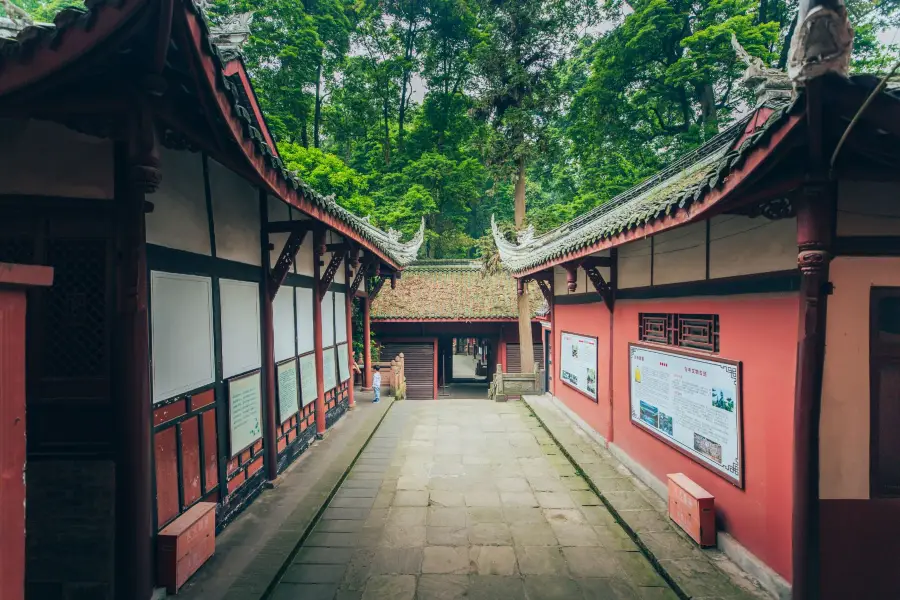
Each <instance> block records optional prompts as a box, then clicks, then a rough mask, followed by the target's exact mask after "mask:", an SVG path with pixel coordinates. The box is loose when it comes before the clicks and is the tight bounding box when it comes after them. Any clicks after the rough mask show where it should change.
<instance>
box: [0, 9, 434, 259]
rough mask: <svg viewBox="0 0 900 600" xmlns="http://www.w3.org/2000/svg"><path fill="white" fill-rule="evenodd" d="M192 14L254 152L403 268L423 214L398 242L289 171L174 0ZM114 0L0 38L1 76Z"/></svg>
mask: <svg viewBox="0 0 900 600" xmlns="http://www.w3.org/2000/svg"><path fill="white" fill-rule="evenodd" d="M176 2H180V3H182V4H183V5H184V7H185V8H186V9H187V10H189V11H190V12H192V13H193V14H194V15H197V16H199V17H200V22H201V23H202V26H201V33H202V36H201V40H200V44H201V50H202V51H204V52H206V53H207V54H208V55H209V56H210V57H211V58H212V59H213V61H214V63H215V65H216V73H215V75H216V81H217V86H218V88H219V91H221V92H222V93H224V94H225V96H226V97H227V98H228V101H229V102H230V104H231V107H232V112H233V114H234V115H235V116H236V117H237V118H238V120H239V121H240V123H241V126H242V127H241V129H242V131H243V134H244V136H245V138H246V139H247V140H250V141H252V142H253V145H254V146H255V148H256V152H257V153H258V154H259V155H260V156H262V157H263V158H264V160H265V163H266V165H267V166H268V167H269V168H271V169H274V170H275V171H276V172H277V173H278V175H279V176H280V177H281V178H282V179H283V180H284V181H285V182H286V183H287V185H288V186H289V187H290V188H292V189H293V190H295V191H297V192H298V193H299V194H301V195H302V196H303V197H305V198H306V199H307V200H308V201H309V202H310V203H312V204H313V205H315V206H317V207H318V208H319V209H321V210H323V211H324V212H325V213H327V214H329V215H331V216H332V217H334V218H335V219H337V220H338V221H341V222H343V223H344V224H345V225H346V226H347V227H349V229H351V230H352V231H353V232H355V233H356V234H357V235H358V236H359V237H360V238H361V239H362V240H363V241H365V242H369V243H371V244H372V245H373V246H375V247H376V248H377V249H378V250H380V251H381V252H382V253H383V254H384V255H385V256H387V257H388V258H389V259H390V260H392V261H393V262H394V263H395V264H396V265H397V266H400V267H403V266H406V265H407V264H409V263H411V262H412V261H414V260H415V259H416V255H417V254H418V252H419V248H420V247H421V245H422V241H423V240H424V233H425V221H424V219H423V221H422V224H421V226H420V227H419V231H418V232H417V233H416V235H415V236H413V238H412V239H411V240H410V241H408V242H401V241H400V233H399V232H396V231H393V230H388V231H383V230H381V229H379V228H377V227H375V226H374V225H372V224H370V223H369V220H368V218H361V217H358V216H356V215H354V214H353V213H351V212H350V211H348V210H347V209H345V208H344V207H342V206H340V205H339V204H337V202H335V200H334V198H333V197H331V196H324V195H322V194H320V193H318V192H317V191H315V190H314V189H312V187H310V186H309V185H308V184H307V183H306V182H305V181H303V180H301V179H300V178H299V177H298V176H297V174H296V173H293V172H291V171H289V170H288V169H287V168H286V167H285V164H284V162H283V161H282V160H281V158H279V157H278V155H277V154H276V153H275V152H273V151H272V149H271V148H270V147H269V145H268V144H267V143H266V140H265V136H263V134H262V132H261V131H260V130H259V128H258V127H257V123H256V121H255V119H254V118H253V117H252V115H251V111H250V110H249V109H248V107H245V106H243V105H242V104H241V91H240V90H239V89H238V86H237V85H236V84H235V83H234V82H232V81H231V80H230V79H229V78H228V77H227V76H226V75H225V73H224V67H225V64H226V63H227V62H228V59H229V58H233V56H231V55H229V56H223V54H222V52H221V51H220V50H219V48H218V47H217V46H216V45H215V44H213V43H212V41H211V40H210V30H209V22H208V21H207V19H206V16H205V15H204V14H203V11H202V10H201V9H200V8H199V7H198V6H197V5H196V4H195V3H194V1H193V0H176ZM118 4H119V1H118V0H88V2H87V3H86V8H80V7H79V8H65V9H63V10H61V11H60V12H59V13H58V14H57V15H56V17H55V18H54V24H53V25H52V26H51V25H46V24H40V25H32V26H30V27H26V28H25V29H23V30H22V31H20V32H19V33H18V34H17V35H16V37H15V38H0V77H2V72H3V71H2V67H3V63H5V62H8V61H15V60H17V59H22V60H27V59H28V57H29V56H31V55H32V54H33V52H35V51H36V50H37V49H38V48H42V47H49V48H53V47H54V44H56V43H57V40H59V39H61V38H62V37H64V36H65V35H66V34H67V33H68V30H70V29H71V28H74V27H79V28H81V29H84V30H85V31H88V30H90V28H91V26H92V23H93V21H94V18H93V17H94V15H93V13H94V12H95V11H98V10H102V9H103V8H104V7H106V6H107V5H108V6H109V8H114V7H116V6H118Z"/></svg>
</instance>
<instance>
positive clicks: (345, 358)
mask: <svg viewBox="0 0 900 600" xmlns="http://www.w3.org/2000/svg"><path fill="white" fill-rule="evenodd" d="M337 353H338V369H339V370H340V373H341V383H343V382H345V381H347V380H348V379H350V355H348V354H347V344H341V345H340V346H338V347H337Z"/></svg>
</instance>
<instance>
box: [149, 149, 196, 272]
mask: <svg viewBox="0 0 900 600" xmlns="http://www.w3.org/2000/svg"><path fill="white" fill-rule="evenodd" d="M160 161H161V164H162V172H163V179H162V183H161V184H160V186H159V189H158V190H157V191H156V192H155V193H154V194H152V195H150V196H148V199H149V200H150V201H152V202H153V212H152V213H149V214H148V215H147V216H146V222H147V242H148V243H150V244H157V245H159V246H165V247H166V248H175V249H177V250H185V251H187V252H193V253H195V254H204V255H206V256H209V255H210V253H211V252H210V241H209V215H208V214H207V210H206V189H205V186H204V184H203V158H202V156H201V155H200V154H199V153H195V152H184V151H177V150H169V149H168V148H162V149H161V150H160Z"/></svg>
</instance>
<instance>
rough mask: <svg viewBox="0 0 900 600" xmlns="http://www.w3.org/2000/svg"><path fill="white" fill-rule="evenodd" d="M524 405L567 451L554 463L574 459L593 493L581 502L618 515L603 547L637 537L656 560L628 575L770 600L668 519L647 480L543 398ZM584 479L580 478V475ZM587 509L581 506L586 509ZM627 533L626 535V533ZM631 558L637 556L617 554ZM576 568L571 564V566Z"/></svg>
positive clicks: (686, 593) (687, 593) (707, 594)
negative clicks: (597, 503) (640, 479)
mask: <svg viewBox="0 0 900 600" xmlns="http://www.w3.org/2000/svg"><path fill="white" fill-rule="evenodd" d="M525 402H526V404H527V406H528V407H529V408H530V409H531V411H532V412H533V414H534V415H535V416H536V417H537V419H538V420H539V421H540V422H541V424H542V425H543V426H544V427H545V429H546V431H548V432H549V433H550V434H551V435H552V437H553V441H554V442H555V443H556V444H558V446H559V448H561V449H562V450H564V452H565V456H564V455H561V454H560V455H551V456H556V457H557V458H556V459H554V460H555V461H556V462H555V463H554V464H558V465H562V466H563V467H564V468H565V466H566V465H568V466H571V465H572V464H573V463H574V464H575V465H577V467H578V469H579V470H580V471H581V473H582V475H583V479H581V480H582V481H584V482H586V483H589V484H590V488H591V489H592V490H595V491H596V492H598V493H599V494H600V495H601V496H602V498H601V497H600V496H598V495H597V493H595V492H594V491H588V490H582V491H579V492H573V494H576V493H577V494H580V495H579V496H576V497H577V498H579V502H581V503H584V501H585V500H586V499H587V498H588V497H589V496H592V497H594V498H596V499H598V500H601V501H602V502H601V503H600V504H601V506H597V507H592V508H594V510H597V511H598V513H601V514H604V515H606V516H607V517H609V516H611V515H614V519H615V520H616V521H618V522H619V523H620V524H621V525H622V527H619V528H613V527H609V528H607V529H606V530H605V532H604V534H603V535H604V536H605V537H604V545H605V546H607V547H609V548H616V547H618V548H619V549H625V548H633V547H634V545H635V541H636V542H637V543H638V544H640V545H641V546H642V547H643V549H644V550H645V552H646V553H648V554H649V555H651V556H652V559H653V561H654V562H655V563H656V572H652V571H651V570H648V569H647V564H648V563H647V562H646V561H643V560H636V561H635V562H634V564H632V565H630V573H631V574H632V576H633V578H634V580H635V581H637V582H642V583H649V582H652V581H656V580H657V579H656V578H657V577H658V572H659V571H662V572H663V573H664V574H665V575H666V577H667V578H668V579H669V581H670V582H671V583H672V584H673V587H674V588H675V589H676V590H677V591H678V593H679V595H680V596H682V597H686V598H692V599H694V598H696V599H704V600H713V599H723V600H738V599H741V600H743V599H759V598H765V599H768V598H771V596H769V595H768V594H767V593H766V592H764V591H763V590H762V589H761V588H760V587H759V586H758V585H757V584H756V583H755V582H754V581H752V580H751V579H750V578H749V577H747V576H746V575H745V574H744V573H742V572H740V571H739V570H738V568H737V567H736V566H735V565H734V564H733V563H731V562H730V561H729V560H727V559H726V558H725V557H724V556H723V555H722V554H721V552H718V551H714V550H713V551H707V550H701V549H700V548H699V547H698V546H697V545H696V544H695V543H694V541H693V540H691V539H690V538H689V537H688V536H687V535H686V534H685V533H684V532H682V531H681V529H679V528H678V527H677V526H675V525H674V524H673V523H672V521H671V520H670V519H669V518H668V515H667V510H668V507H667V506H666V503H665V501H664V500H663V499H662V498H660V497H659V496H658V495H656V494H655V493H653V492H652V491H651V490H649V489H648V488H646V487H645V486H644V485H643V484H641V483H640V482H638V481H637V480H636V479H635V478H634V476H633V475H631V473H630V472H629V471H628V470H627V469H626V468H625V467H624V466H623V465H622V464H621V463H620V462H619V461H618V460H616V459H615V457H613V456H612V454H610V453H609V451H608V450H607V449H606V448H604V447H602V446H601V445H599V444H597V443H596V442H594V441H593V440H591V439H590V438H588V437H587V435H585V433H584V432H582V431H580V430H579V429H578V427H577V426H576V425H575V424H574V423H573V422H572V421H571V419H569V418H568V417H567V416H566V415H564V414H563V413H562V412H561V411H560V410H559V409H558V408H557V407H556V406H554V405H553V404H552V403H551V401H550V399H549V398H547V397H545V396H540V397H527V398H526V401H525ZM563 459H565V463H564V462H563ZM579 479H580V478H579ZM585 508H587V507H584V506H583V507H582V510H584V509H585ZM626 531H627V533H626ZM618 556H619V557H620V560H621V559H622V558H624V560H625V561H626V562H627V561H629V560H633V559H636V558H637V555H635V554H619V555H618ZM571 568H572V566H571V562H570V569H571Z"/></svg>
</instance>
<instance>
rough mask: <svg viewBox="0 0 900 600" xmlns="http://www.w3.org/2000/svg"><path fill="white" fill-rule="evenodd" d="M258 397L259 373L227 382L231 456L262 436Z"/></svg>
mask: <svg viewBox="0 0 900 600" xmlns="http://www.w3.org/2000/svg"><path fill="white" fill-rule="evenodd" d="M260 397H261V396H260V388H259V373H254V374H253V375H247V376H245V377H241V378H238V379H232V380H231V381H229V382H228V417H229V424H230V426H231V456H235V455H236V454H238V453H239V452H240V451H241V450H243V449H244V448H246V447H248V446H250V445H251V444H253V442H255V441H256V440H258V439H260V438H261V437H262V406H261V403H260Z"/></svg>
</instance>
